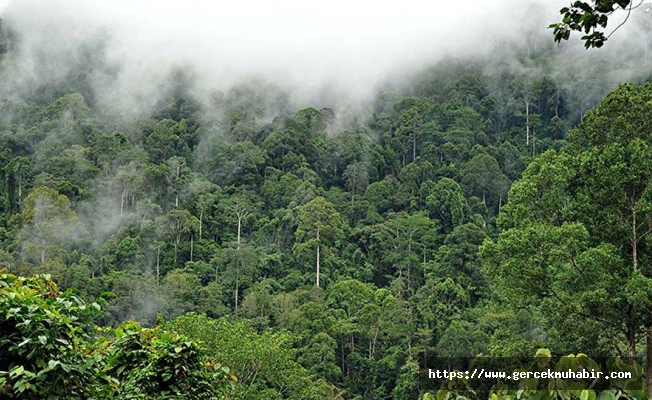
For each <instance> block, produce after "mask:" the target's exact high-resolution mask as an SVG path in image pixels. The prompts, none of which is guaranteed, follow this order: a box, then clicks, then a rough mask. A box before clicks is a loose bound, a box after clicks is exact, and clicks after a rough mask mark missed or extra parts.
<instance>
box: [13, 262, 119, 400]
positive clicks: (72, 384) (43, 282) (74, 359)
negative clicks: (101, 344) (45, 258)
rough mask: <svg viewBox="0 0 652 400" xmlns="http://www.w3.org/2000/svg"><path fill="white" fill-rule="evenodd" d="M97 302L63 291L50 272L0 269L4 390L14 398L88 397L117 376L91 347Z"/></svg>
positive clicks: (102, 391) (100, 393)
mask: <svg viewBox="0 0 652 400" xmlns="http://www.w3.org/2000/svg"><path fill="white" fill-rule="evenodd" d="M99 310H100V306H99V305H98V304H96V303H92V304H88V305H87V304H85V303H84V302H83V301H82V300H81V299H79V298H78V297H76V296H74V295H73V294H72V291H70V290H69V291H67V292H65V293H61V292H59V291H58V289H57V286H56V284H55V283H54V282H53V281H52V280H50V279H49V277H47V276H44V277H39V276H34V277H29V278H25V277H18V276H15V275H12V274H7V273H2V274H0V315H2V320H1V321H2V322H1V324H0V392H2V393H3V396H9V397H10V398H14V397H16V398H28V399H37V398H46V397H50V396H52V397H62V398H71V399H74V398H78V399H81V398H89V397H96V396H103V395H104V394H107V393H111V390H110V388H111V387H112V385H113V384H115V381H114V380H113V379H111V378H109V376H108V375H107V374H106V372H105V371H104V364H103V360H102V357H101V355H100V354H98V353H92V352H90V351H89V348H88V345H89V341H90V340H92V339H93V338H94V335H95V332H94V328H93V325H92V318H93V317H94V316H96V315H97V314H98V313H99Z"/></svg>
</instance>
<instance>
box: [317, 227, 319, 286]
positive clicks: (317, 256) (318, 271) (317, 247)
mask: <svg viewBox="0 0 652 400" xmlns="http://www.w3.org/2000/svg"><path fill="white" fill-rule="evenodd" d="M317 287H319V229H317Z"/></svg>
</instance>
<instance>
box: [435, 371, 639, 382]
mask: <svg viewBox="0 0 652 400" xmlns="http://www.w3.org/2000/svg"><path fill="white" fill-rule="evenodd" d="M631 377H632V373H631V372H628V371H618V372H609V373H607V372H603V371H595V370H591V371H587V370H583V371H572V370H570V369H569V370H568V371H552V370H547V371H511V372H507V371H488V370H485V369H477V368H476V369H474V370H472V371H448V370H440V369H428V378H430V379H448V380H451V381H452V380H454V379H478V380H482V379H507V380H513V381H518V380H521V379H630V378H631Z"/></svg>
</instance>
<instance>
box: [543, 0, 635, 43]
mask: <svg viewBox="0 0 652 400" xmlns="http://www.w3.org/2000/svg"><path fill="white" fill-rule="evenodd" d="M617 9H623V10H628V12H631V9H632V2H631V1H630V0H601V1H591V2H585V1H576V2H574V3H571V5H570V6H569V7H564V8H562V9H561V10H560V11H559V12H560V14H561V15H562V16H563V19H562V21H561V22H559V23H557V24H552V25H550V26H549V28H553V29H554V31H553V32H554V38H555V42H557V43H560V42H561V41H562V40H568V39H569V38H570V34H571V32H573V31H577V32H583V33H584V34H585V35H584V36H582V40H583V41H584V46H585V47H586V48H587V49H588V48H589V47H602V46H603V45H604V42H606V41H607V39H608V38H609V36H611V34H609V36H606V35H605V34H604V31H603V30H601V29H603V28H606V27H607V23H608V22H609V17H610V16H611V14H612V13H613V12H614V11H615V10H617Z"/></svg>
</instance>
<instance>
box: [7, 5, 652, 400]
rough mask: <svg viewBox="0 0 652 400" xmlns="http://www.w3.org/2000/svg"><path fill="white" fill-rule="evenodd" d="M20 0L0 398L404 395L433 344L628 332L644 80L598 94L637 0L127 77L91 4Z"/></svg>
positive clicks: (639, 57) (15, 22)
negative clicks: (47, 12) (590, 32)
mask: <svg viewBox="0 0 652 400" xmlns="http://www.w3.org/2000/svg"><path fill="white" fill-rule="evenodd" d="M25 4H27V5H29V4H32V5H33V3H30V2H29V1H28V2H26V3H25ZM24 7H27V6H25V5H23V4H17V3H14V4H11V5H10V6H8V8H7V10H6V13H5V14H0V17H2V19H0V77H1V79H2V81H1V82H2V83H1V84H0V96H1V98H0V312H1V314H2V315H3V316H4V315H5V314H6V317H4V320H3V322H2V324H0V349H2V351H1V352H0V394H1V395H3V396H5V395H6V396H14V397H15V398H28V399H29V398H43V397H44V396H47V395H60V396H62V397H61V398H90V397H94V398H161V399H163V398H172V397H173V396H177V397H176V398H188V399H200V398H233V399H251V398H261V399H406V400H407V399H418V398H419V397H420V396H423V395H424V394H425V393H426V392H427V391H432V390H431V389H430V388H426V387H424V386H423V380H422V379H420V377H419V372H420V369H423V368H427V367H428V363H429V362H430V360H432V357H474V356H477V355H480V354H484V355H490V356H493V357H523V356H531V355H532V354H535V352H536V351H537V350H538V349H540V348H547V349H550V351H552V352H553V353H557V354H561V353H578V352H582V353H586V354H588V355H590V356H592V357H598V356H608V355H622V356H623V357H624V358H628V357H631V358H634V357H640V356H643V355H646V354H647V355H648V356H650V355H652V353H651V352H650V349H651V348H652V347H651V346H650V343H649V342H648V341H649V340H650V338H652V334H651V333H650V332H651V331H650V329H651V328H650V326H652V325H651V324H650V315H649V308H650V304H649V303H650V299H651V298H652V285H651V284H650V279H652V275H650V271H649V266H648V264H649V261H650V260H649V255H648V252H649V249H648V247H649V244H650V243H648V242H649V239H650V236H648V233H649V230H650V229H649V228H650V215H649V212H650V204H649V197H650V196H649V195H650V193H649V191H650V171H649V168H648V167H647V165H648V164H649V162H648V159H649V158H650V154H649V153H650V151H649V149H648V147H649V145H650V137H649V136H650V135H649V132H650V126H649V123H648V122H647V117H646V116H647V115H648V114H649V110H648V108H649V97H650V87H649V85H645V86H637V85H635V84H627V85H624V86H620V87H618V88H617V89H615V91H613V92H611V93H610V94H609V95H607V94H608V93H609V92H610V91H612V90H613V89H614V88H616V87H617V86H618V84H619V83H620V82H623V81H625V80H631V81H634V82H637V83H643V82H647V81H648V80H649V78H650V76H651V71H652V69H651V68H650V67H651V66H652V64H650V62H649V61H648V56H647V50H648V49H649V43H648V40H647V39H645V38H646V37H648V36H641V35H640V34H641V33H645V35H648V33H649V30H648V27H647V25H645V23H643V22H640V21H643V20H641V19H633V21H634V22H633V23H632V24H629V25H628V26H627V27H626V28H625V27H624V28H623V36H622V38H621V39H623V40H624V39H626V40H629V42H628V43H629V46H628V47H623V46H619V43H620V42H619V41H618V40H620V39H617V38H616V37H614V38H613V41H611V42H610V43H609V44H610V46H606V48H605V49H604V50H605V51H604V52H603V51H602V50H601V52H600V53H593V52H591V53H580V54H581V56H578V50H582V51H583V49H581V46H575V45H572V44H568V45H565V46H561V47H558V46H557V45H556V44H555V43H554V41H553V40H552V38H551V32H550V31H548V32H546V30H545V26H546V23H545V22H543V23H539V21H533V22H532V23H533V25H528V24H523V25H522V26H519V27H518V28H517V29H516V30H517V31H518V33H517V34H516V35H514V36H515V37H513V36H500V35H497V36H496V40H493V41H492V42H491V43H489V42H487V43H485V44H484V46H485V48H482V49H478V50H477V51H468V49H466V47H463V46H461V47H460V51H459V53H450V54H448V55H442V54H438V55H437V57H434V55H433V57H432V59H431V60H425V61H423V63H421V64H419V65H418V66H411V67H410V68H404V69H399V70H398V71H400V73H397V74H396V76H393V77H387V76H383V80H381V81H379V82H375V87H374V89H373V90H371V89H370V88H369V87H364V88H363V86H364V85H363V84H362V83H360V85H361V86H357V85H353V84H351V85H349V86H348V87H347V85H346V84H342V85H341V86H342V87H344V88H342V87H338V84H336V83H333V88H332V90H325V89H324V87H326V86H327V85H325V86H324V85H322V86H320V85H319V84H315V83H314V82H310V84H306V86H305V87H301V85H300V83H301V82H299V83H298V84H297V83H296V82H295V83H288V81H291V80H284V79H279V81H274V79H272V78H271V76H273V74H271V75H264V74H262V75H256V74H252V75H251V76H232V75H228V74H226V73H225V75H224V77H225V78H224V81H220V82H218V83H214V82H213V81H211V80H210V79H207V77H210V76H212V75H210V74H209V75H207V74H206V73H205V70H206V69H208V68H207V67H206V66H205V65H201V64H200V63H199V62H198V59H197V58H193V57H190V56H189V57H187V59H184V61H183V62H182V61H179V62H178V63H176V64H174V63H172V64H170V63H168V61H169V60H168V59H165V58H164V57H163V58H156V57H152V58H155V61H158V62H159V63H160V68H158V69H152V70H151V76H146V74H142V71H141V70H139V68H141V67H142V65H137V64H134V63H133V54H131V53H129V52H127V51H125V52H124V53H120V52H116V49H117V48H119V46H117V45H116V44H119V43H121V42H120V40H121V31H120V30H119V29H118V28H115V29H113V30H112V29H111V26H110V25H106V24H100V23H99V22H97V21H95V20H93V18H95V17H93V16H92V13H91V11H92V9H90V8H83V7H82V8H80V9H79V14H78V15H79V18H80V19H82V20H84V18H87V19H88V21H91V22H93V23H90V22H89V23H88V25H83V24H82V25H77V26H72V25H71V26H70V31H69V32H66V33H61V32H60V31H58V30H57V29H58V28H57V27H58V26H59V25H57V24H58V23H60V22H62V21H69V20H70V18H71V16H70V15H69V14H68V13H67V12H66V11H57V12H56V13H55V14H56V16H57V17H60V18H61V20H59V21H57V19H56V18H55V19H52V20H48V21H47V22H43V21H41V20H40V19H39V18H35V17H34V16H32V15H28V14H27V13H26V11H25V8H24ZM540 7H541V5H540V4H537V3H532V4H527V5H523V6H519V7H517V8H515V9H514V10H511V11H510V13H514V14H515V15H522V14H525V15H528V13H532V12H535V11H537V10H540V9H541V8H540ZM554 11H555V10H553V13H554ZM519 13H522V14H519ZM544 14H545V13H544V12H541V13H540V14H536V13H535V15H544ZM535 19H536V18H535ZM637 21H638V22H637ZM535 23H536V24H535ZM83 27H86V28H83ZM36 28H38V29H36ZM55 28H57V29H55ZM84 29H86V30H84ZM48 35H51V37H53V38H62V37H68V38H69V41H65V42H62V43H61V44H60V45H53V42H56V41H52V42H47V37H48ZM170 40H171V41H173V39H170ZM171 46H172V44H171ZM243 46H244V45H243ZM172 47H174V46H172ZM126 48H128V47H126ZM130 51H131V50H130ZM152 54H154V52H153V53H152ZM36 60H39V62H36ZM186 60H190V61H193V60H194V61H197V64H194V63H193V62H186ZM426 61H428V62H426ZM143 65H146V66H151V65H153V64H152V61H151V60H144V61H143ZM373 73H374V74H376V73H379V72H378V71H377V70H374V72H373ZM218 75H219V74H218ZM315 80H316V81H317V80H318V79H315ZM333 82H336V80H333ZM315 88H317V89H315ZM354 92H356V93H358V92H365V93H367V94H365V95H356V94H354ZM605 96H607V97H606V98H605V99H604V100H602V99H603V98H604V97H605ZM354 101H355V102H354ZM598 105H599V106H598ZM551 266H555V267H554V268H553V267H551ZM34 274H48V275H49V277H48V278H45V277H42V276H41V277H38V276H37V277H35V276H33V275H34ZM50 279H51V280H50ZM620 287H622V288H624V289H623V293H619V292H618V291H615V290H613V289H614V288H620ZM12 293H13V294H12ZM17 296H18V298H19V299H20V301H18V302H17V301H16V298H17ZM624 310H627V311H624ZM51 314H52V315H57V318H58V319H56V320H55V322H56V323H53V324H51V323H48V322H47V318H48V315H51ZM44 321H45V322H44ZM70 321H73V322H70ZM96 325H97V326H101V327H102V328H97V326H96ZM30 327H33V328H34V329H28V328H30ZM61 340H64V341H69V342H71V343H74V344H75V345H74V346H70V347H66V346H67V345H65V344H64V343H63V342H61ZM134 349H139V350H138V352H136V351H135V350H134ZM136 353H138V354H140V355H136ZM5 354H9V355H11V356H5ZM14 356H15V357H14ZM141 356H142V357H141ZM82 366H83V368H82ZM177 366H179V368H176V367H177ZM181 367H183V368H185V369H183V370H182V369H180V368H181ZM70 371H72V372H70ZM650 371H652V369H649V368H648V383H649V382H652V375H651V374H650ZM60 379H61V380H60ZM58 382H61V383H60V384H59V383H58ZM594 394H595V393H594ZM75 396H76V397H75ZM166 396H167V397H166ZM171 396H172V397H171ZM528 396H529V395H528ZM555 396H556V395H555ZM559 396H562V395H559ZM553 397H554V396H553Z"/></svg>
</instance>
